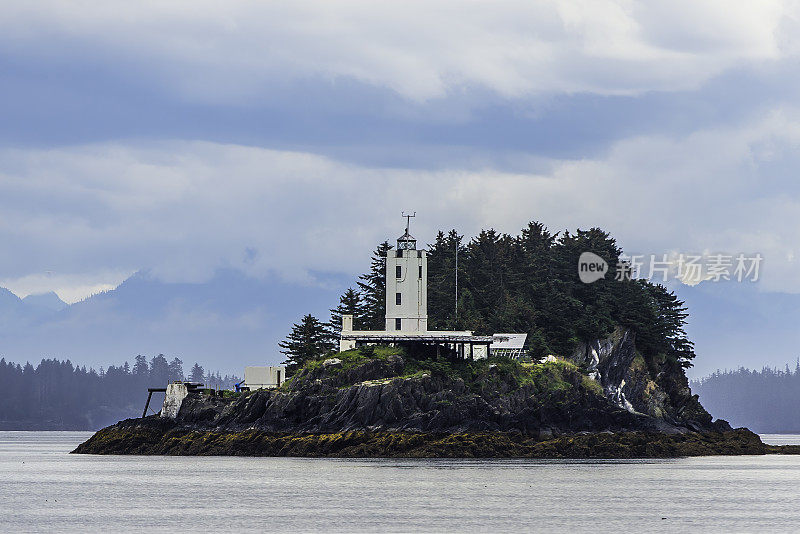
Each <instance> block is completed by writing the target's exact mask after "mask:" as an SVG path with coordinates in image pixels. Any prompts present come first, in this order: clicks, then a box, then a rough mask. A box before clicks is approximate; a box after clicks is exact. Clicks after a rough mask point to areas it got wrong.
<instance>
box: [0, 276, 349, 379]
mask: <svg viewBox="0 0 800 534" xmlns="http://www.w3.org/2000/svg"><path fill="white" fill-rule="evenodd" d="M323 280H324V281H323V282H320V283H318V284H315V285H307V286H304V285H299V284H293V283H287V282H284V281H282V280H280V279H277V278H274V279H266V280H261V279H256V278H251V277H248V276H246V275H244V274H242V273H241V272H239V271H235V270H221V271H218V272H217V273H216V274H215V275H214V277H213V278H212V279H210V280H208V281H206V282H203V283H166V282H162V281H159V280H157V279H156V278H154V277H153V276H151V275H150V274H149V273H148V272H147V271H142V272H139V273H136V274H135V275H133V276H131V277H130V278H128V279H127V280H125V281H124V282H123V283H122V284H120V285H119V286H118V287H117V288H115V289H113V290H110V291H107V292H103V293H99V294H96V295H93V296H91V297H89V298H87V299H85V300H82V301H80V302H76V303H74V304H71V305H67V304H66V303H64V302H63V301H61V299H60V298H58V296H57V295H56V294H55V293H46V294H43V295H33V296H28V297H25V298H24V299H20V298H19V297H18V296H17V295H15V294H13V293H12V292H10V291H8V290H7V289H3V288H0V356H2V357H5V358H6V360H9V361H15V362H25V361H32V362H36V361H38V360H40V359H42V358H57V359H70V360H71V361H72V362H74V363H76V364H79V365H87V366H92V367H94V368H99V367H107V366H108V365H120V364H122V363H123V362H124V361H128V362H131V363H132V362H133V359H134V358H135V357H136V355H137V354H143V355H145V356H148V358H149V357H150V356H153V355H156V354H160V353H163V354H165V355H166V356H167V357H168V358H169V359H172V358H173V357H178V358H180V359H181V360H183V362H184V367H185V368H186V369H188V367H189V366H191V365H192V364H193V363H194V362H199V363H200V364H201V365H203V366H204V367H205V368H206V369H209V370H220V371H221V372H222V373H223V374H224V373H225V372H238V373H239V374H241V373H242V371H243V367H244V366H245V365H274V364H277V363H279V362H280V361H282V360H283V355H282V354H280V353H279V352H278V347H277V344H278V342H279V341H280V340H281V339H283V338H284V337H285V336H286V335H287V334H288V333H289V330H290V329H291V325H292V323H294V322H297V321H298V320H299V319H300V317H302V315H304V314H306V313H313V314H315V315H316V316H317V317H318V318H320V319H324V320H327V319H328V309H329V308H331V307H334V306H335V305H336V303H337V302H338V296H339V294H340V293H341V290H342V287H341V285H342V284H340V283H339V282H338V281H337V280H335V279H334V278H330V277H323Z"/></svg>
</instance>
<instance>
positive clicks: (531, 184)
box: [0, 108, 800, 292]
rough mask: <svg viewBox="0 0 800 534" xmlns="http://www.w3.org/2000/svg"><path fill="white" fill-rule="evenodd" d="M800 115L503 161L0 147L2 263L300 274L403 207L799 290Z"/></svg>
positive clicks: (449, 221) (350, 248) (178, 274)
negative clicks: (598, 233)
mask: <svg viewBox="0 0 800 534" xmlns="http://www.w3.org/2000/svg"><path fill="white" fill-rule="evenodd" d="M799 118H800V114H798V112H797V111H796V110H793V109H783V108H780V109H776V110H774V111H773V112H772V113H770V114H769V115H768V116H766V117H765V118H762V119H759V120H756V121H754V122H747V123H745V124H740V125H738V126H737V127H735V128H726V129H708V130H702V131H697V132H694V133H692V134H690V135H686V136H681V137H667V136H658V135H651V136H642V137H634V138H630V139H626V140H623V141H620V142H618V143H616V144H614V145H613V147H612V148H611V150H610V151H609V152H608V153H607V154H605V155H603V156H602V157H598V158H593V159H583V160H560V159H551V160H549V161H547V162H546V165H537V168H536V169H535V170H531V171H528V172H522V171H520V172H513V173H512V172H504V171H500V170H496V169H493V168H490V167H487V168H483V169H474V168H467V169H464V168H458V167H456V166H452V167H450V168H447V169H441V170H420V169H402V168H391V167H367V166H358V165H353V164H348V163H345V162H341V161H337V160H334V159H331V158H328V157H324V156H320V155H317V154H312V153H306V152H290V151H280V150H270V149H264V148H259V147H248V146H240V145H226V144H218V143H208V142H186V141H171V142H162V143H150V144H138V145H137V144H116V143H113V144H95V145H88V146H78V147H64V148H59V149H49V150H44V149H3V150H0V213H2V214H3V218H2V220H0V242H2V243H4V245H3V246H4V249H5V250H4V253H3V254H2V256H0V272H2V273H4V278H5V279H7V280H8V279H11V280H25V279H26V278H25V277H28V276H30V273H37V272H39V273H40V272H44V271H46V270H51V271H55V272H57V273H71V274H74V275H75V276H78V275H85V274H86V273H93V272H99V271H102V272H109V273H127V272H132V271H135V270H137V269H140V268H143V267H151V268H153V272H154V274H155V275H156V276H158V277H159V278H160V279H162V280H167V281H199V280H203V279H206V278H208V277H209V276H211V274H212V273H213V272H214V270H216V269H218V268H223V267H234V268H237V269H241V270H243V271H245V272H247V273H249V274H252V275H255V276H262V277H263V276H271V275H273V274H275V273H278V274H279V275H280V276H282V277H283V278H286V279H289V280H293V281H302V282H305V283H312V282H313V281H314V279H315V277H314V274H313V273H314V272H338V273H351V274H352V275H355V274H357V273H360V272H362V271H363V270H364V269H365V266H366V265H367V264H368V258H369V254H370V253H371V251H372V249H373V248H374V246H375V245H376V244H377V243H378V242H379V241H382V240H384V239H389V240H393V239H394V238H395V237H396V235H395V234H397V235H399V234H400V233H401V230H402V220H401V219H400V217H399V215H400V212H401V210H409V209H411V210H416V211H417V212H418V214H419V217H418V218H417V220H416V221H415V223H414V224H415V228H414V233H415V235H417V237H418V238H419V239H420V240H421V241H431V240H432V239H433V237H434V232H435V231H436V230H438V229H448V228H452V227H455V228H458V229H459V230H460V231H463V232H465V233H466V234H467V235H474V234H475V233H476V232H477V231H478V230H479V229H481V228H485V227H490V226H491V227H494V228H497V229H499V230H501V231H506V232H517V231H518V230H519V229H520V228H521V227H522V226H524V225H525V224H526V223H527V221H529V220H534V219H536V220H540V221H542V222H544V223H545V224H547V225H548V226H549V227H550V228H551V229H553V230H561V229H565V228H569V229H574V228H576V227H583V228H588V227H591V226H600V227H603V228H604V229H606V230H608V231H610V232H611V233H612V234H613V235H614V236H615V237H617V238H618V240H619V241H620V243H621V245H622V246H623V248H625V250H626V251H627V252H629V253H645V254H651V253H652V254H661V253H675V252H683V253H716V252H725V253H730V254H737V253H739V252H743V253H756V252H758V253H761V254H763V256H764V262H763V265H762V287H764V288H765V289H770V290H779V291H792V292H798V291H800V274H799V271H798V270H797V269H796V268H795V265H794V256H795V255H796V254H797V250H796V248H797V245H796V236H795V227H796V222H797V221H798V220H800V190H798V189H799V188H798V187H797V185H796V181H795V179H794V175H793V169H795V168H797V164H798V163H800V162H799V161H798V156H797V153H798V151H797V146H798V144H799V143H800V126H798V124H800V122H798V119H799ZM95 283H106V281H105V279H102V280H97V281H96V282H95ZM29 285H31V286H33V285H36V284H29ZM78 285H87V286H88V285H91V284H76V286H78ZM40 286H41V287H42V289H45V288H44V287H43V284H39V286H37V287H40Z"/></svg>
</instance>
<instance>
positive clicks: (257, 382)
mask: <svg viewBox="0 0 800 534" xmlns="http://www.w3.org/2000/svg"><path fill="white" fill-rule="evenodd" d="M284 382H286V367H284V366H283V365H278V366H273V365H268V366H263V367H255V366H253V367H245V368H244V384H242V386H244V387H246V388H249V389H250V391H252V390H254V389H270V388H279V387H281V385H283V383H284Z"/></svg>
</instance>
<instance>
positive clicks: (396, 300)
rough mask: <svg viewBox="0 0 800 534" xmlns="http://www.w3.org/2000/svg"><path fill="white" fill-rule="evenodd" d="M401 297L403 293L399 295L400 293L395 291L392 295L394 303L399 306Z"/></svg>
mask: <svg viewBox="0 0 800 534" xmlns="http://www.w3.org/2000/svg"><path fill="white" fill-rule="evenodd" d="M402 297H403V295H401V294H400V293H395V295H394V303H395V304H397V305H398V306H400V304H402V302H403V298H402Z"/></svg>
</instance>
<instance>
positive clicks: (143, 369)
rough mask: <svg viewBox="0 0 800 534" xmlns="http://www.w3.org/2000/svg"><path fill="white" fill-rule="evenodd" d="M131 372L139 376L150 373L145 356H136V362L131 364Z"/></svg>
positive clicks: (144, 376)
mask: <svg viewBox="0 0 800 534" xmlns="http://www.w3.org/2000/svg"><path fill="white" fill-rule="evenodd" d="M133 374H135V375H136V376H138V377H140V378H147V377H148V376H149V375H150V370H149V369H148V367H147V358H145V357H144V356H142V355H141V354H139V355H137V356H136V362H135V363H134V364H133Z"/></svg>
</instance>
